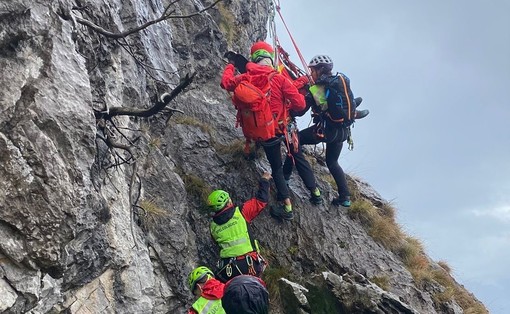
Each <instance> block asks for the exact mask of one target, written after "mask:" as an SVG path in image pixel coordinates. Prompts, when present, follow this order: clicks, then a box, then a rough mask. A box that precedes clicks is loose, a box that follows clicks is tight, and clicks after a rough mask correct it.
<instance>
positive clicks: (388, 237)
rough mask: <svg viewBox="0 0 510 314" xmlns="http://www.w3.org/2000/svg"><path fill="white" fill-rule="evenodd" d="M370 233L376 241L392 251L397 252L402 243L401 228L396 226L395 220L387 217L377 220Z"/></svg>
mask: <svg viewBox="0 0 510 314" xmlns="http://www.w3.org/2000/svg"><path fill="white" fill-rule="evenodd" d="M368 233H369V235H370V236H371V237H372V238H373V239H374V240H375V241H377V242H379V243H381V244H382V245H383V246H384V247H385V248H387V249H389V250H390V251H395V250H397V249H398V248H399V246H400V242H401V241H402V231H401V230H400V226H398V225H397V224H395V221H394V220H392V219H390V218H387V217H378V218H377V219H375V220H374V223H373V225H372V227H371V228H370V230H369V232H368Z"/></svg>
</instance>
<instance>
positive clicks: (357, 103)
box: [354, 97, 363, 108]
mask: <svg viewBox="0 0 510 314" xmlns="http://www.w3.org/2000/svg"><path fill="white" fill-rule="evenodd" d="M362 101H363V98H361V97H356V98H354V103H355V104H356V108H358V106H359V105H361V102H362Z"/></svg>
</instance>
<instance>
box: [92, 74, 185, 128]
mask: <svg viewBox="0 0 510 314" xmlns="http://www.w3.org/2000/svg"><path fill="white" fill-rule="evenodd" d="M194 77H195V73H193V74H191V75H189V74H186V77H184V79H182V80H181V82H180V83H179V85H177V86H176V87H175V88H174V89H173V90H172V92H170V93H169V94H166V95H165V96H164V97H163V101H158V102H156V104H155V105H154V106H152V107H151V108H149V109H139V108H127V107H110V108H109V110H108V112H105V111H100V112H95V115H96V119H100V118H111V117H114V116H132V117H150V116H152V115H155V114H156V113H158V112H160V111H161V110H163V109H164V108H165V107H166V106H167V105H168V104H169V103H170V102H171V101H172V100H173V99H174V98H175V97H177V95H179V93H180V92H182V91H183V90H184V89H185V88H186V87H187V86H188V85H190V84H191V82H192V81H193V78H194ZM167 110H172V109H171V108H167ZM172 111H175V110H172Z"/></svg>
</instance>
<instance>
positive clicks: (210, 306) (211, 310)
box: [192, 297, 225, 314]
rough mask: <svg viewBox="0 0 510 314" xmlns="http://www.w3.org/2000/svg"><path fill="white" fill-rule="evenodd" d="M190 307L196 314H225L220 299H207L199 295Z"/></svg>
mask: <svg viewBox="0 0 510 314" xmlns="http://www.w3.org/2000/svg"><path fill="white" fill-rule="evenodd" d="M192 307H193V309H194V310H195V311H196V312H197V313H198V314H225V310H224V309H223V307H222V306H221V299H217V300H209V299H206V298H204V297H200V298H198V299H197V300H196V301H195V303H193V306H192Z"/></svg>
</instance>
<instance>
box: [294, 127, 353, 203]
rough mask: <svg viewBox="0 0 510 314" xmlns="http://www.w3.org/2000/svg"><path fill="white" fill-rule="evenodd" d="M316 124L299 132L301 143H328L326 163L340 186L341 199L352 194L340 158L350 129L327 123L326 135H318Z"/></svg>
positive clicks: (339, 194)
mask: <svg viewBox="0 0 510 314" xmlns="http://www.w3.org/2000/svg"><path fill="white" fill-rule="evenodd" d="M315 128H316V126H315V125H313V126H311V127H309V128H306V129H304V130H302V131H300V132H299V140H300V143H301V145H316V144H319V143H326V165H327V166H328V169H329V172H330V173H331V175H332V176H333V179H334V180H335V183H336V186H337V188H338V196H339V197H340V199H341V200H344V199H346V197H347V196H350V195H351V194H350V192H349V188H348V186H347V179H346V178H345V173H344V170H343V169H342V167H340V164H339V163H338V158H339V157H340V153H341V152H342V147H343V143H344V142H345V141H346V140H347V136H348V130H347V129H346V128H336V127H334V126H330V127H328V125H326V128H325V132H324V137H322V138H320V137H317V136H316V134H315Z"/></svg>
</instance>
